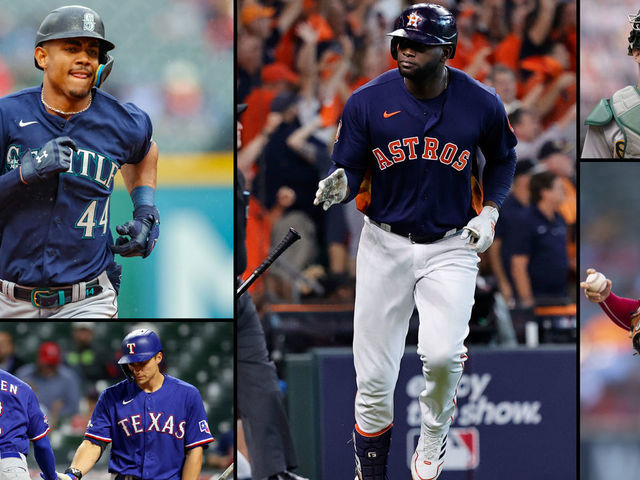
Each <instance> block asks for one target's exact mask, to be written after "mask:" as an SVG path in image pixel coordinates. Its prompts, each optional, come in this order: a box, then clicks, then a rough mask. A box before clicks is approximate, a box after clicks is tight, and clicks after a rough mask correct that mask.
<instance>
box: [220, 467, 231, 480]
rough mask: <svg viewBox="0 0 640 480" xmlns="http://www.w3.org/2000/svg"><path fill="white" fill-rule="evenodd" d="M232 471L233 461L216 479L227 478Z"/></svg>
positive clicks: (224, 479) (223, 479)
mask: <svg viewBox="0 0 640 480" xmlns="http://www.w3.org/2000/svg"><path fill="white" fill-rule="evenodd" d="M232 473H233V463H232V464H231V465H229V466H228V467H227V469H226V470H225V471H224V472H222V475H220V476H219V477H218V480H227V478H229V476H230V475H231V474H232Z"/></svg>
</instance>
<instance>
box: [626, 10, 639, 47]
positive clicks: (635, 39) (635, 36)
mask: <svg viewBox="0 0 640 480" xmlns="http://www.w3.org/2000/svg"><path fill="white" fill-rule="evenodd" d="M627 18H629V23H630V24H631V27H632V29H631V33H630V34H629V47H628V49H627V55H633V49H634V48H640V10H638V13H632V14H630V15H627Z"/></svg>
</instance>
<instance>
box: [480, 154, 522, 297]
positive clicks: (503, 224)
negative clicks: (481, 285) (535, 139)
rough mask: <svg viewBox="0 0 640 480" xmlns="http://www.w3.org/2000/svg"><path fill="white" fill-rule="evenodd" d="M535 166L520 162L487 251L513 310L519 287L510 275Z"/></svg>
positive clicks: (492, 268) (501, 288)
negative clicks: (517, 231)
mask: <svg viewBox="0 0 640 480" xmlns="http://www.w3.org/2000/svg"><path fill="white" fill-rule="evenodd" d="M533 167H534V164H533V161H531V160H530V159H528V158H524V159H520V161H518V163H517V164H516V170H515V173H514V178H513V185H512V186H511V191H510V192H509V195H507V198H505V200H504V202H503V203H502V207H500V218H499V221H498V222H497V223H496V233H495V238H494V240H493V243H492V244H491V247H489V250H488V251H487V255H488V259H489V262H490V266H491V271H492V272H493V275H494V276H495V277H496V280H497V281H498V288H499V289H500V293H501V294H502V297H503V298H504V300H505V302H506V303H507V306H508V307H510V308H513V307H515V306H516V303H517V295H516V292H517V290H516V287H515V284H514V283H513V277H512V274H511V258H512V257H513V254H514V251H515V248H516V246H515V245H514V244H513V242H514V240H515V238H516V237H517V233H516V229H517V228H518V225H520V223H521V220H520V219H521V217H522V216H523V215H525V214H526V212H527V209H528V207H529V197H530V193H529V181H530V180H531V175H532V170H533Z"/></svg>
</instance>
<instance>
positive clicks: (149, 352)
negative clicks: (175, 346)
mask: <svg viewBox="0 0 640 480" xmlns="http://www.w3.org/2000/svg"><path fill="white" fill-rule="evenodd" d="M161 351H162V344H161V343H160V337H158V334H157V333H156V332H154V331H153V330H149V329H146V328H141V329H139V330H134V331H133V332H131V333H129V334H128V335H127V336H126V337H124V339H123V340H122V358H120V360H118V364H119V365H120V368H121V369H122V371H123V372H124V374H125V375H126V377H127V378H128V379H129V380H132V378H133V377H132V376H131V372H130V371H129V368H128V367H127V366H126V364H127V363H135V362H146V361H147V360H149V359H150V358H151V357H153V356H154V355H155V354H156V353H158V352H161Z"/></svg>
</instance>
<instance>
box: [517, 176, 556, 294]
mask: <svg viewBox="0 0 640 480" xmlns="http://www.w3.org/2000/svg"><path fill="white" fill-rule="evenodd" d="M529 189H530V191H531V196H530V206H529V208H528V209H527V211H526V213H525V214H524V215H522V216H521V217H520V222H518V224H517V225H515V226H514V233H515V235H514V241H513V246H514V247H513V257H512V259H511V274H512V276H513V281H514V284H515V287H516V291H517V293H518V297H519V298H520V303H521V305H522V306H523V307H531V306H533V305H534V304H535V303H536V300H540V299H549V298H557V299H564V298H565V297H566V296H567V278H568V259H567V226H566V224H565V222H564V220H563V218H562V216H561V215H560V214H559V213H558V208H559V206H560V205H561V204H562V201H563V199H564V188H563V185H562V179H561V178H560V177H558V176H557V175H555V174H554V173H552V172H549V171H544V172H541V173H537V174H535V175H533V176H532V177H531V180H530V185H529Z"/></svg>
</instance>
